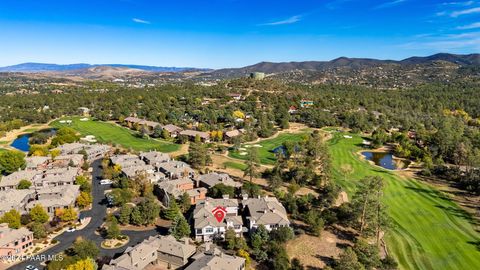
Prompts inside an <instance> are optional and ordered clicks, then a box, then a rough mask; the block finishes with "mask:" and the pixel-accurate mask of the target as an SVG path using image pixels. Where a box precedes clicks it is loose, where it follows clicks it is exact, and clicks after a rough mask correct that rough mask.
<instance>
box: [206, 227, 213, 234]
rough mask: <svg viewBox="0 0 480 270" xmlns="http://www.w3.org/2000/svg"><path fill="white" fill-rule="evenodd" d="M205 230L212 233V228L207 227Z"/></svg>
mask: <svg viewBox="0 0 480 270" xmlns="http://www.w3.org/2000/svg"><path fill="white" fill-rule="evenodd" d="M205 232H206V233H213V228H207V229H205Z"/></svg>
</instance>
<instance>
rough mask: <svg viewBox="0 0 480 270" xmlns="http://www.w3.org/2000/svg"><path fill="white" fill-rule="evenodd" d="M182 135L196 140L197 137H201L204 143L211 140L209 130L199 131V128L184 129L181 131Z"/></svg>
mask: <svg viewBox="0 0 480 270" xmlns="http://www.w3.org/2000/svg"><path fill="white" fill-rule="evenodd" d="M179 135H180V136H185V137H187V138H188V140H190V141H195V138H197V136H198V138H200V140H201V141H202V142H204V143H208V142H210V133H208V132H203V131H197V130H191V129H187V130H183V131H181V132H180V133H179Z"/></svg>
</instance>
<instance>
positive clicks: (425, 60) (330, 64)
mask: <svg viewBox="0 0 480 270" xmlns="http://www.w3.org/2000/svg"><path fill="white" fill-rule="evenodd" d="M434 62H446V63H451V64H455V65H458V66H480V54H468V55H459V54H448V53H439V54H434V55H431V56H426V57H410V58H406V59H404V60H400V61H396V60H378V59H369V58H347V57H340V58H337V59H334V60H331V61H304V62H282V63H273V62H260V63H258V64H255V65H251V66H246V67H242V68H226V69H219V70H215V71H213V74H212V75H213V76H215V77H236V76H240V75H246V74H249V73H251V72H264V73H266V74H271V73H285V72H292V71H301V70H308V71H325V70H329V69H335V68H349V69H356V70H358V69H365V68H372V67H379V66H385V65H394V66H399V67H402V66H411V65H426V64H432V63H434Z"/></svg>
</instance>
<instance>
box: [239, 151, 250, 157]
mask: <svg viewBox="0 0 480 270" xmlns="http://www.w3.org/2000/svg"><path fill="white" fill-rule="evenodd" d="M238 154H239V155H240V156H246V155H247V154H248V153H247V152H240V153H238Z"/></svg>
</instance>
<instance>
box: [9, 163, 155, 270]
mask: <svg viewBox="0 0 480 270" xmlns="http://www.w3.org/2000/svg"><path fill="white" fill-rule="evenodd" d="M101 163H102V160H101V159H98V160H95V161H93V162H92V167H93V172H92V179H93V180H92V196H93V204H92V209H91V210H89V211H85V212H82V217H91V218H92V219H91V221H90V223H89V224H88V225H87V226H86V227H85V228H84V229H82V230H79V231H75V232H64V233H62V234H61V235H59V236H57V237H55V238H54V239H55V240H58V241H59V243H58V244H57V245H56V246H54V247H52V248H50V249H48V250H46V251H44V252H42V253H40V254H39V255H50V256H52V255H55V254H57V253H59V252H62V251H64V250H66V249H68V248H69V247H70V246H71V245H72V244H73V242H74V241H75V239H76V238H77V237H79V236H81V237H83V238H85V239H89V240H93V241H95V243H96V244H97V245H98V247H100V243H101V242H102V241H103V238H102V237H101V236H99V235H97V234H95V231H96V229H97V228H99V227H100V226H101V225H102V224H103V222H104V220H105V217H106V213H107V212H106V210H107V202H106V198H105V195H104V192H105V190H106V189H108V186H106V185H100V181H99V180H98V179H100V177H101V176H102V169H101V168H100V164H101ZM122 233H123V234H125V235H128V237H130V242H129V243H128V245H126V246H123V247H120V248H118V249H108V250H107V249H102V248H100V256H109V257H115V256H117V255H119V254H121V253H123V251H124V250H125V249H126V248H127V247H128V246H132V245H135V244H138V243H140V242H142V241H143V240H144V239H146V238H148V237H149V236H153V235H158V234H159V233H160V231H157V230H156V229H154V230H149V231H123V232H122ZM163 233H165V232H163ZM40 263H42V262H41V261H26V262H23V263H20V264H17V265H14V266H12V267H10V268H8V269H12V270H17V269H18V270H24V269H25V267H26V266H27V265H29V264H31V265H34V266H36V267H37V268H38V269H42V268H43V266H41V265H40Z"/></svg>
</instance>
